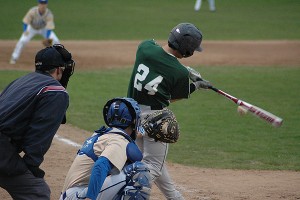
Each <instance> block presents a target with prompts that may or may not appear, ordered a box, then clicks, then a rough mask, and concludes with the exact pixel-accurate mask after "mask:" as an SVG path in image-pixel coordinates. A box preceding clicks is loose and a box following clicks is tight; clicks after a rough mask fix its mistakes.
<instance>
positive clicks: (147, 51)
mask: <svg viewBox="0 0 300 200" xmlns="http://www.w3.org/2000/svg"><path fill="white" fill-rule="evenodd" d="M188 74H189V72H188V70H187V69H186V67H184V66H183V65H182V64H181V63H180V62H179V61H178V60H177V58H176V57H175V56H174V55H172V54H170V53H168V52H166V51H164V49H163V48H162V47H161V46H159V45H158V44H156V42H155V41H154V40H146V41H144V42H142V43H141V44H140V45H139V47H138V50H137V54H136V62H135V65H134V69H133V74H132V77H131V80H130V87H129V88H128V95H129V96H130V97H133V98H134V99H135V100H137V101H138V102H139V103H141V104H144V105H148V106H152V107H157V108H160V107H167V106H168V105H169V103H170V100H172V99H182V98H188V97H189V94H190V87H189V77H188ZM131 86H133V87H131Z"/></svg>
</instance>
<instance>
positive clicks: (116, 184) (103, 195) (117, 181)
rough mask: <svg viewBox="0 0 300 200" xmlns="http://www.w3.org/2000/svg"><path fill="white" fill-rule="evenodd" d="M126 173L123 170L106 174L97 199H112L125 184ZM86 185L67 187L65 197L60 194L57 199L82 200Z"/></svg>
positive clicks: (86, 188) (84, 195)
mask: <svg viewBox="0 0 300 200" xmlns="http://www.w3.org/2000/svg"><path fill="white" fill-rule="evenodd" d="M125 180H126V175H125V174H124V172H123V171H122V172H120V173H119V174H116V175H111V176H108V177H107V178H106V179H105V181H104V183H103V186H102V188H101V191H100V193H99V195H98V197H97V200H108V199H113V197H114V196H115V195H116V194H117V193H118V192H119V190H120V189H121V188H122V187H123V186H124V185H125V184H126V181H125ZM87 190H88V187H87V185H85V186H80V187H72V188H69V189H68V190H67V191H66V192H65V193H66V194H65V196H66V197H65V198H63V194H61V196H60V198H59V200H82V199H85V197H86V193H87Z"/></svg>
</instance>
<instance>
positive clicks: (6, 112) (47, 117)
mask: <svg viewBox="0 0 300 200" xmlns="http://www.w3.org/2000/svg"><path fill="white" fill-rule="evenodd" d="M68 106H69V95H68V93H67V92H66V90H65V88H64V87H62V86H61V84H60V83H59V81H57V80H55V79H54V78H53V77H52V76H51V75H49V74H47V73H42V72H32V73H29V74H27V75H25V76H23V77H20V78H18V79H16V80H15V81H13V82H12V83H10V84H9V85H8V86H7V87H6V88H5V89H4V90H3V92H2V93H1V94H0V132H1V134H4V135H6V136H7V137H8V138H10V139H11V142H12V143H13V144H14V145H15V146H16V148H17V149H18V152H19V153H20V152H22V151H23V152H24V156H23V160H24V162H25V164H26V165H28V166H37V167H38V166H40V164H41V163H42V162H43V160H44V155H45V154H46V152H47V151H48V149H49V148H50V145H51V143H52V139H53V137H54V135H55V133H56V131H57V130H58V128H59V126H60V124H61V122H62V119H63V117H64V115H65V113H66V110H67V108H68Z"/></svg>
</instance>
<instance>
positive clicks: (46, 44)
mask: <svg viewBox="0 0 300 200" xmlns="http://www.w3.org/2000/svg"><path fill="white" fill-rule="evenodd" d="M52 42H53V39H49V38H48V39H43V40H42V44H43V45H44V46H45V47H50V46H52Z"/></svg>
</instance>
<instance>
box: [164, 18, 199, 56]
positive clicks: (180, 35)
mask: <svg viewBox="0 0 300 200" xmlns="http://www.w3.org/2000/svg"><path fill="white" fill-rule="evenodd" d="M201 42H202V33H201V31H200V30H199V29H198V28H197V27H196V26H195V25H193V24H191V23H180V24H178V25H177V26H175V27H174V28H173V29H172V30H171V32H170V35H169V39H168V44H169V46H170V47H171V48H172V49H175V50H177V51H179V53H180V54H181V55H182V56H183V57H189V56H192V55H193V54H194V51H202V48H201V47H200V45H201Z"/></svg>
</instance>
